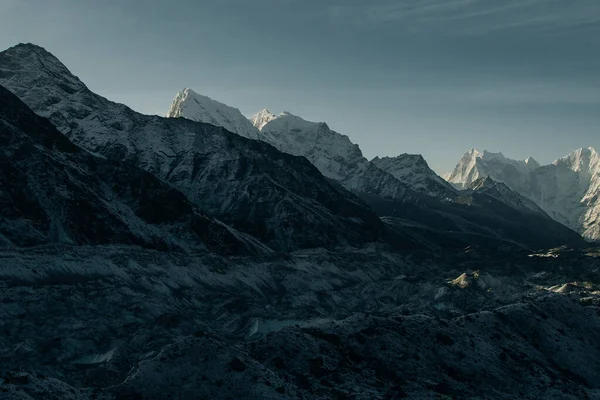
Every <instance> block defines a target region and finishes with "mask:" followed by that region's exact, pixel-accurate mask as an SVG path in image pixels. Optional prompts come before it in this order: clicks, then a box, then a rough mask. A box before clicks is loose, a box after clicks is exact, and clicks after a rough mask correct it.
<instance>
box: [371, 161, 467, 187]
mask: <svg viewBox="0 0 600 400" xmlns="http://www.w3.org/2000/svg"><path fill="white" fill-rule="evenodd" d="M371 162H372V163H373V164H375V165H376V166H377V167H379V168H381V169H382V170H384V171H386V172H389V173H390V174H392V175H393V176H394V177H395V178H397V179H399V180H401V181H403V182H406V183H408V184H409V185H410V187H411V188H412V189H414V190H417V191H419V192H422V193H426V194H429V195H431V196H437V197H442V198H448V197H450V198H451V197H452V196H453V195H455V194H456V189H454V188H453V187H452V185H450V184H449V183H448V182H446V181H445V180H444V179H442V178H441V177H440V176H438V175H437V174H436V173H435V172H434V171H433V170H432V169H431V168H429V165H428V164H427V161H425V159H424V158H423V156H422V155H420V154H400V155H399V156H396V157H381V158H380V157H375V158H374V159H372V160H371Z"/></svg>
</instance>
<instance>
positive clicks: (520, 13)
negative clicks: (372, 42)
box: [328, 0, 600, 35]
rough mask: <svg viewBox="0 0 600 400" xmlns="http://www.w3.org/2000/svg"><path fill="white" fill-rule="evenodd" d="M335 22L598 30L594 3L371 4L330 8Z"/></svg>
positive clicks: (413, 27)
mask: <svg viewBox="0 0 600 400" xmlns="http://www.w3.org/2000/svg"><path fill="white" fill-rule="evenodd" d="M328 15H329V17H330V18H331V19H332V20H335V21H337V22H349V23H353V24H358V25H361V26H365V27H377V26H381V25H385V24H395V25H397V26H400V27H403V28H404V29H406V30H408V31H418V32H421V31H425V32H435V31H444V33H446V34H456V35H481V34H486V33H494V32H500V31H510V30H520V29H532V30H538V31H539V32H540V33H543V34H547V33H555V34H560V33H568V32H569V31H573V30H577V29H591V30H596V29H598V27H599V26H600V1H598V0H577V1H573V0H502V1H497V0H399V1H393V2H392V1H389V0H387V1H384V0H376V1H374V2H371V3H370V4H368V5H365V4H361V5H358V4H351V5H348V4H344V5H332V6H330V7H329V8H328Z"/></svg>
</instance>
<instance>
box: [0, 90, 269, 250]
mask: <svg viewBox="0 0 600 400" xmlns="http://www.w3.org/2000/svg"><path fill="white" fill-rule="evenodd" d="M0 208H1V209H2V213H1V215H0V243H1V244H3V245H10V246H33V245H39V244H48V243H69V244H116V243H120V244H137V245H141V246H144V247H151V248H158V249H164V250H167V249H180V250H188V249H189V250H196V249H207V248H208V249H209V250H212V251H216V252H218V253H222V254H248V253H255V252H265V251H269V250H268V248H266V246H264V245H262V244H261V243H260V242H258V241H257V240H255V239H253V238H251V237H249V236H247V235H244V234H241V233H240V232H235V231H234V230H233V229H231V228H229V227H227V226H225V225H224V224H223V223H221V222H219V221H216V220H214V219H212V218H209V217H207V216H205V215H203V214H202V213H200V212H199V211H198V210H197V209H196V208H195V207H194V206H193V205H192V204H191V203H190V202H189V201H188V200H187V199H186V198H185V196H183V195H182V194H181V193H179V192H178V191H176V190H175V189H173V188H171V187H170V186H168V185H167V184H165V183H163V182H161V181H160V180H158V179H157V178H156V177H154V176H153V175H152V174H149V173H148V172H146V171H143V170H140V169H138V168H136V167H134V166H131V165H128V164H124V163H120V162H115V161H110V160H106V159H103V158H99V157H97V156H93V155H91V154H89V153H88V152H86V151H84V150H82V149H80V148H79V147H77V146H76V145H74V144H73V143H72V142H71V141H69V139H67V138H66V137H65V136H64V135H63V134H62V133H60V132H58V130H56V128H55V127H54V126H53V125H52V124H51V123H50V122H49V121H48V120H46V119H44V118H42V117H39V116H37V115H36V114H34V113H33V111H31V110H30V109H29V108H27V106H26V105H25V104H23V103H22V102H21V101H20V100H19V99H18V98H17V97H16V96H15V95H13V94H12V93H11V92H9V91H8V90H6V89H5V88H3V87H2V86H0Z"/></svg>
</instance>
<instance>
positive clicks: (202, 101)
mask: <svg viewBox="0 0 600 400" xmlns="http://www.w3.org/2000/svg"><path fill="white" fill-rule="evenodd" d="M178 117H185V118H187V119H191V120H192V121H198V122H204V123H207V124H211V125H216V126H222V127H223V128H225V129H227V130H228V131H229V132H233V133H237V134H238V135H240V136H243V137H247V138H249V139H255V140H258V139H259V138H260V134H259V131H258V129H256V128H255V127H254V125H252V123H251V122H250V121H248V119H247V118H246V117H244V116H243V115H242V113H241V112H240V110H238V109H237V108H233V107H229V106H228V105H226V104H223V103H219V102H218V101H215V100H213V99H211V98H210V97H206V96H202V95H200V94H198V93H196V92H194V91H193V90H191V89H187V88H186V89H183V91H181V92H179V93H177V96H175V99H174V100H173V104H172V105H171V109H170V110H169V112H168V113H167V118H178Z"/></svg>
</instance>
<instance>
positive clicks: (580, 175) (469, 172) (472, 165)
mask: <svg viewBox="0 0 600 400" xmlns="http://www.w3.org/2000/svg"><path fill="white" fill-rule="evenodd" d="M488 176H489V177H492V178H493V179H495V180H497V181H500V182H504V183H506V185H507V186H508V187H510V188H511V189H513V190H515V191H517V192H518V193H520V194H521V195H523V196H525V197H527V198H528V199H530V200H532V201H533V202H535V203H536V204H537V205H538V206H539V207H541V208H542V209H543V210H544V211H545V212H546V213H548V215H550V216H551V217H552V218H553V219H555V220H556V221H558V222H560V223H561V224H564V225H566V226H568V227H569V228H571V229H573V230H575V231H577V232H579V233H580V234H581V235H583V236H584V237H585V238H586V239H589V240H600V156H599V155H598V152H596V150H595V149H593V148H591V147H589V148H582V149H579V150H576V151H574V152H572V153H570V154H568V155H566V156H564V157H562V158H559V159H558V160H556V161H554V162H553V163H552V164H550V165H544V166H540V164H539V163H538V162H537V161H535V160H534V159H532V158H528V159H526V160H523V161H516V160H511V159H509V158H506V157H504V155H502V153H491V152H489V151H483V152H479V151H477V150H476V149H471V150H469V151H468V152H467V153H465V155H464V156H463V157H462V158H461V159H460V161H459V162H458V165H457V166H456V168H454V171H453V172H452V173H451V174H448V175H447V176H446V179H447V180H448V182H450V183H452V184H453V185H455V186H456V187H457V188H459V189H464V188H466V187H469V186H470V185H471V184H472V183H473V182H474V181H476V180H477V179H480V178H482V177H488Z"/></svg>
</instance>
